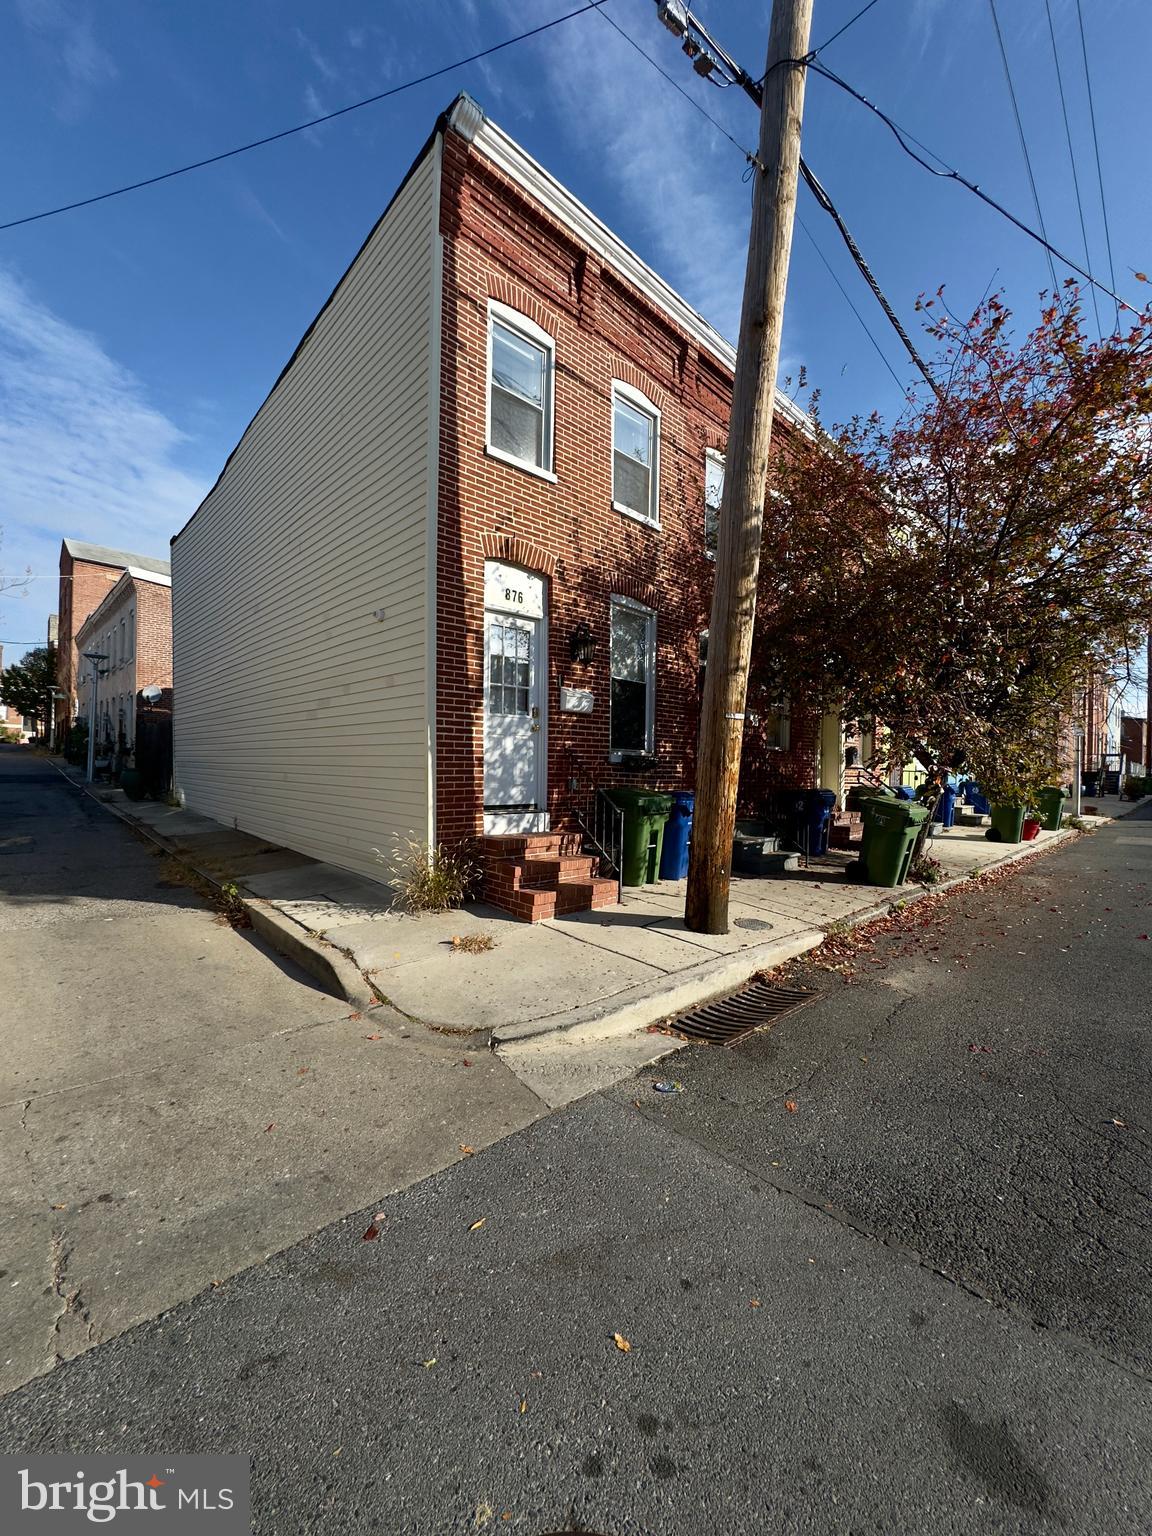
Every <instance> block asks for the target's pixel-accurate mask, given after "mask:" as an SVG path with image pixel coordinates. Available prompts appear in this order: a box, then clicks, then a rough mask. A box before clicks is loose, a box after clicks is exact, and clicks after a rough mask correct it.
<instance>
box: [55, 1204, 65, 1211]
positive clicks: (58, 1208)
mask: <svg viewBox="0 0 1152 1536" xmlns="http://www.w3.org/2000/svg"><path fill="white" fill-rule="evenodd" d="M52 1209H53V1210H54V1211H66V1210H67V1209H68V1207H67V1206H66V1205H54V1206H53V1207H52Z"/></svg>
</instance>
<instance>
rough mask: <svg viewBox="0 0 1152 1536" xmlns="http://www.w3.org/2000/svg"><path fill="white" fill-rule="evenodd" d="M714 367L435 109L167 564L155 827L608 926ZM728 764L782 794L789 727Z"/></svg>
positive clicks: (696, 536) (669, 653) (701, 626)
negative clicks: (480, 866)
mask: <svg viewBox="0 0 1152 1536" xmlns="http://www.w3.org/2000/svg"><path fill="white" fill-rule="evenodd" d="M734 361H735V359H734V353H733V349H732V348H731V346H730V345H729V344H728V343H727V342H726V341H725V340H724V339H723V338H722V337H721V336H720V335H719V333H718V332H716V331H715V330H714V329H713V328H712V327H711V326H710V325H709V324H708V323H707V322H706V321H705V320H703V319H702V318H701V317H700V316H699V315H698V314H696V313H695V311H693V310H692V309H691V308H690V307H689V306H688V305H687V304H686V303H685V301H684V300H683V299H681V298H680V297H679V295H677V294H676V293H675V292H674V291H673V290H672V289H671V288H669V287H668V285H667V284H666V283H664V282H663V280H662V279H661V278H659V277H658V276H657V275H656V273H655V272H653V271H652V270H651V269H650V268H649V267H647V266H646V265H645V264H644V263H643V262H642V261H641V260H640V259H639V258H638V257H637V256H636V255H635V254H634V253H633V252H632V251H630V250H629V249H628V248H627V247H626V246H624V245H623V244H622V243H621V242H620V241H619V240H618V239H617V238H616V236H615V235H613V234H612V233H611V231H610V230H608V229H607V228H606V227H605V226H604V225H603V224H602V223H600V221H599V220H597V219H596V218H595V216H594V215H593V214H592V213H590V212H589V210H588V209H587V208H585V207H584V206H583V205H582V204H581V203H579V202H578V201H577V200H576V199H575V198H574V197H573V196H572V195H571V194H570V193H569V192H567V191H566V190H565V189H564V188H563V187H561V186H560V185H559V184H558V183H557V182H556V181H554V180H553V179H552V178H551V177H550V176H549V175H548V174H547V172H546V171H544V170H543V168H542V167H541V166H539V165H538V164H537V163H536V162H535V161H534V160H532V159H531V158H530V157H529V156H528V155H527V154H526V153H525V152H524V151H523V150H522V149H521V148H520V147H519V146H518V145H516V144H515V143H513V141H512V140H511V139H509V138H508V137H507V136H506V135H505V134H504V133H503V132H502V131H501V130H500V129H499V128H497V127H496V126H495V125H494V124H492V123H491V122H489V121H488V120H487V119H486V118H485V117H484V115H483V113H482V112H481V111H480V109H479V108H478V107H477V106H476V104H475V103H474V102H472V101H471V100H470V99H469V98H467V97H463V96H462V97H460V98H458V100H457V101H456V103H455V104H454V105H453V107H452V108H451V110H450V111H449V112H448V113H447V114H445V116H444V117H443V118H441V120H440V122H439V123H438V125H437V128H436V131H435V133H434V134H433V136H432V139H431V140H430V141H429V144H428V146H427V147H426V149H425V150H424V152H423V153H422V154H421V156H420V157H419V159H418V160H417V162H416V164H415V165H414V166H413V168H412V170H411V171H410V172H409V175H408V177H407V179H406V180H405V182H404V184H403V186H402V187H401V188H400V190H399V192H398V193H397V195H396V197H395V198H394V199H393V202H392V204H391V205H390V207H389V209H388V210H387V211H386V212H385V214H384V215H383V217H382V218H381V220H380V222H379V224H378V225H377V226H376V228H375V230H374V231H373V232H372V234H371V235H370V236H369V238H368V240H367V241H366V243H365V245H364V247H363V249H362V250H361V252H360V254H359V256H358V257H357V259H356V260H355V261H354V262H353V264H352V266H351V267H350V268H349V270H348V272H347V273H346V274H345V276H344V278H343V279H342V280H341V283H340V284H339V285H338V287H337V289H336V291H335V292H334V294H333V295H332V297H331V298H330V299H329V301H328V304H327V306H326V307H325V309H324V310H323V311H322V312H321V314H320V315H319V316H318V317H317V319H316V321H315V322H314V323H313V325H312V327H311V329H310V330H309V332H308V334H307V335H306V336H305V338H304V340H303V341H302V342H301V344H300V346H299V347H298V349H297V351H296V353H295V355H294V356H293V358H292V360H291V361H290V363H289V365H288V366H287V368H286V369H285V370H284V372H283V373H282V374H281V376H280V379H279V381H278V382H277V384H276V386H275V388H274V389H273V391H272V394H271V395H270V396H269V398H268V400H267V401H266V402H265V404H264V406H263V407H262V408H261V410H260V412H259V413H258V414H257V416H256V418H255V419H254V421H253V422H252V424H251V425H250V426H249V428H248V430H247V432H246V433H245V435H244V438H243V439H242V440H241V442H240V444H239V445H238V446H237V448H236V449H235V450H234V452H233V454H232V455H231V457H230V458H229V461H228V463H227V465H226V466H225V469H224V471H223V473H222V475H221V477H220V479H219V481H218V482H217V484H216V486H215V487H214V488H213V490H212V492H211V493H210V494H209V496H208V497H207V499H206V500H205V502H204V503H203V505H202V506H201V508H200V510H199V511H198V512H197V514H196V516H195V517H194V518H193V519H192V521H191V522H190V523H189V524H188V525H187V527H186V528H185V529H184V530H182V532H181V533H180V534H178V535H177V537H176V539H174V540H173V571H174V576H175V585H174V596H175V609H174V622H175V647H176V671H177V691H178V694H179V698H180V705H179V709H178V711H177V716H176V777H177V783H178V785H179V786H180V787H181V789H182V790H183V792H184V794H185V796H186V798H187V802H188V804H189V805H191V806H193V807H194V808H196V809H198V810H202V811H205V812H207V813H208V814H210V815H213V816H215V817H217V818H218V819H220V820H223V821H226V822H228V823H230V824H235V825H238V826H240V827H241V828H244V829H246V830H248V831H251V832H254V833H257V834H259V835H262V836H265V837H270V838H274V839H276V840H278V841H281V842H285V843H287V844H289V845H290V846H293V847H296V848H299V849H302V850H303V851H305V852H308V853H312V854H314V855H315V856H317V857H320V858H324V859H329V860H331V861H333V862H335V863H338V864H343V865H345V866H347V867H350V868H354V869H359V870H361V871H362V872H364V873H368V874H374V875H376V876H378V877H380V876H382V875H383V873H384V872H383V871H382V870H381V868H380V866H379V864H378V863H377V862H376V861H375V859H374V856H373V852H372V850H373V849H374V848H380V847H385V846H386V844H387V838H388V836H389V834H397V835H401V836H403V835H408V834H409V833H411V835H414V836H416V837H418V838H421V839H427V840H428V841H429V842H442V843H444V844H447V845H458V844H461V843H464V842H466V841H468V840H470V839H473V838H475V837H476V836H478V835H485V836H486V837H487V838H488V840H489V841H488V844H487V849H486V856H487V861H488V867H489V871H490V876H491V880H490V884H489V888H488V889H489V895H490V896H493V897H496V898H498V899H500V900H501V901H502V903H503V904H504V905H506V906H508V907H509V908H510V909H511V910H514V911H517V912H519V913H521V914H522V915H524V916H530V917H540V916H549V915H551V914H552V913H553V912H555V911H557V910H569V909H571V908H574V907H578V906H581V905H584V906H586V905H589V904H598V903H600V902H602V901H604V900H606V899H608V898H609V890H610V889H614V888H610V885H609V882H607V881H599V880H597V879H596V878H595V875H596V871H595V869H594V867H593V865H594V862H595V861H594V860H593V859H592V858H589V857H586V856H585V851H586V850H587V848H588V844H587V840H586V838H585V836H584V833H583V831H582V829H581V826H580V819H581V817H583V819H584V822H585V824H587V822H588V821H589V819H590V817H591V810H592V806H593V803H594V800H595V796H596V793H597V791H599V790H601V789H603V788H604V787H605V786H611V785H614V784H621V783H626V784H632V785H644V786H650V787H659V788H681V787H683V788H690V787H691V786H692V783H693V775H694V752H695V736H696V725H697V719H698V714H699V704H700V694H699V689H700V685H701V678H702V670H701V668H702V659H703V658H702V641H703V639H704V634H705V631H706V627H707V624H708V613H709V606H710V601H711V587H712V576H713V564H712V560H711V558H710V556H709V552H708V548H707V544H708V540H709V536H710V527H711V524H712V522H713V519H714V514H713V513H711V512H710V507H711V506H714V504H715V502H716V500H717V492H718V486H719V484H720V480H721V478H722V471H723V451H724V446H725V440H726V435H727V419H728V412H729V404H730V398H731V388H732V369H733V365H734ZM777 427H778V439H779V442H780V443H781V444H784V445H786V444H787V441H788V439H789V437H790V435H791V434H794V433H796V432H797V431H806V430H808V423H807V419H806V418H805V417H804V415H803V413H802V412H800V411H799V410H797V408H796V407H795V406H794V405H793V404H792V403H791V402H790V401H788V400H786V399H785V398H783V397H780V398H779V401H778V409H777ZM225 675H226V676H227V679H228V682H229V685H230V686H229V690H228V692H229V695H230V697H228V698H222V697H221V688H220V683H221V681H222V680H223V678H224V676H225ZM749 738H750V741H749V776H750V778H751V779H754V780H755V781H756V782H757V783H758V785H763V784H767V783H769V782H771V781H772V779H773V778H776V779H780V778H787V779H788V780H790V781H791V782H793V783H801V784H805V785H810V784H812V783H813V782H814V779H815V774H816V771H817V763H818V761H819V752H820V721H819V720H818V719H806V718H805V717H804V716H803V714H802V713H801V712H799V711H795V712H794V713H793V718H792V719H791V720H789V718H788V716H787V715H786V714H783V713H781V714H780V715H777V716H773V717H772V718H770V719H761V720H753V721H751V722H750V731H749ZM838 771H839V770H838V766H837V772H838ZM561 834H563V835H561ZM501 839H503V840H502V841H500V840H501ZM561 854H563V855H564V856H565V859H569V856H571V857H570V859H569V862H564V861H563V860H561V859H560V855H561ZM526 866H527V867H526ZM558 881H559V888H558V889H557V888H556V887H557V882H558ZM546 886H551V887H552V888H551V889H547V888H545V887H546Z"/></svg>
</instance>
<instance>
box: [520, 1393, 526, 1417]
mask: <svg viewBox="0 0 1152 1536" xmlns="http://www.w3.org/2000/svg"><path fill="white" fill-rule="evenodd" d="M520 1412H521V1413H527V1412H528V1399H527V1398H526V1397H522V1398H521V1399H520Z"/></svg>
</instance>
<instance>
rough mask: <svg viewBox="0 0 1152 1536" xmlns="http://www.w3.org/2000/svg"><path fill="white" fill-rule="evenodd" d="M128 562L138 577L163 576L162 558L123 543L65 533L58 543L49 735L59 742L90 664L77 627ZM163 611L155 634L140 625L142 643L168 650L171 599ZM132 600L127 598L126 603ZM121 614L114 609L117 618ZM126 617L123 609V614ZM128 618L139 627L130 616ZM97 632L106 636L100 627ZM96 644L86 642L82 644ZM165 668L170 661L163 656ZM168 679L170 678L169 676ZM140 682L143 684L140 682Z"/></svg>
mask: <svg viewBox="0 0 1152 1536" xmlns="http://www.w3.org/2000/svg"><path fill="white" fill-rule="evenodd" d="M129 567H131V568H132V569H133V570H134V571H135V572H136V573H137V578H136V579H140V578H143V577H146V576H149V575H151V576H160V577H163V578H164V579H165V581H168V580H169V578H170V575H171V566H170V564H169V562H168V561H167V560H157V559H154V558H153V557H152V556H151V555H138V554H132V553H130V552H129V551H128V550H124V549H109V548H107V547H106V546H105V545H103V544H88V543H85V542H84V541H83V540H82V539H65V540H64V541H63V543H62V544H61V546H60V599H59V610H60V611H59V616H58V622H57V654H56V688H57V695H58V696H57V701H56V722H55V724H56V729H55V733H54V735H55V740H56V741H57V742H58V743H60V744H63V742H64V739H65V737H66V736H67V733H68V727H69V726H70V725H71V724H72V721H73V720H75V719H76V718H77V717H78V713H79V704H80V692H81V687H82V678H83V674H84V673H85V672H88V671H90V670H91V668H90V664H89V663H88V662H85V661H84V660H83V659H82V657H81V651H82V649H83V648H84V647H82V646H81V645H79V644H78V640H79V637H80V632H81V630H82V629H83V628H84V626H85V624H86V623H87V622H88V620H89V619H90V618H91V616H92V614H93V613H95V611H96V610H97V609H98V608H99V607H100V606H101V604H102V603H103V602H104V601H105V599H106V598H107V597H108V596H109V594H110V593H111V592H112V590H113V588H114V587H116V585H117V584H118V583H119V582H120V580H121V577H122V576H123V574H124V572H125V571H126V570H128V569H129ZM165 601H166V603H167V604H168V611H167V614H166V615H164V614H159V615H157V616H156V618H157V621H158V624H159V630H158V638H153V637H150V636H149V635H148V633H147V631H148V625H147V623H146V625H145V631H146V643H147V644H160V645H162V646H166V647H167V650H168V653H169V656H170V655H171V644H172V642H171V604H170V599H166V600H165ZM129 606H130V607H131V606H132V605H131V604H130V605H129ZM120 617H121V615H117V620H118V621H119V618H120ZM123 617H124V618H125V621H126V622H127V619H128V615H127V613H125V614H124V615H123ZM133 624H134V627H135V628H136V629H138V628H139V624H138V623H137V621H136V619H135V616H134V617H133ZM100 633H101V634H102V635H104V638H105V639H107V638H108V636H107V635H106V634H104V631H103V630H100ZM94 648H95V649H99V646H96V647H93V646H92V645H88V646H87V649H89V650H91V649H94ZM169 672H171V661H169ZM169 681H171V678H169ZM141 686H143V685H141Z"/></svg>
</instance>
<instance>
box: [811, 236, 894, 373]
mask: <svg viewBox="0 0 1152 1536" xmlns="http://www.w3.org/2000/svg"><path fill="white" fill-rule="evenodd" d="M796 222H797V224H799V226H800V228H801V229H802V230H803V231H804V233H805V234H806V235H807V237H808V241H809V244H810V245H811V246H812V249H813V250H814V251H815V252H816V254H817V256H819V258H820V260H821V261H822V262H823V263H824V265H825V267H826V268H827V269H828V276H829V277H830V278H831V279H832V281H833V282H834V283H835V284H836V286H837V288H839V290H840V292H841V293H842V294H843V295H844V302H845V303H846V304H847V305H848V308H849V309H850V310H851V311H852V313H853V314H854V315H855V316H856V319H857V320H858V321H859V322H860V329H861V330H862V331H863V332H864V334H865V336H867V338H868V340H869V341H870V342H871V343H872V346H873V348H874V349H875V352H876V356H877V357H878V358H879V359H880V361H881V362H882V363H883V364H884V366H885V368H887V370H888V372H889V373H890V374H891V375H892V380H893V382H894V384H895V385H896V388H897V389H899V390H900V391H901V393H903V392H904V391H905V390H906V388H907V386H906V385H905V383H904V381H903V380H902V379H901V378H900V375H899V374H898V373H897V372H896V370H895V368H893V366H892V364H891V363H890V362H889V361H888V354H887V353H886V352H885V351H884V348H883V347H882V346H881V345H880V343H879V342H878V341H877V340H876V337H875V335H874V334H873V331H872V327H871V326H870V325H869V324H868V322H867V320H865V318H864V316H863V315H862V314H861V313H860V310H859V308H858V307H857V304H856V301H855V299H853V297H852V295H851V294H850V293H849V292H848V290H847V288H845V286H844V284H843V283H842V282H841V281H840V276H839V274H838V273H837V271H836V269H835V267H834V266H833V265H832V263H831V262H830V261H829V260H828V258H827V256H825V254H824V252H823V250H822V249H821V247H820V242H819V241H818V240H817V239H816V236H815V235H814V234H813V233H812V231H811V230H810V229H809V228H808V226H807V224H806V223H805V222H804V220H803V219H802V218H801V217H800V215H799V214H797V215H796Z"/></svg>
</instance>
